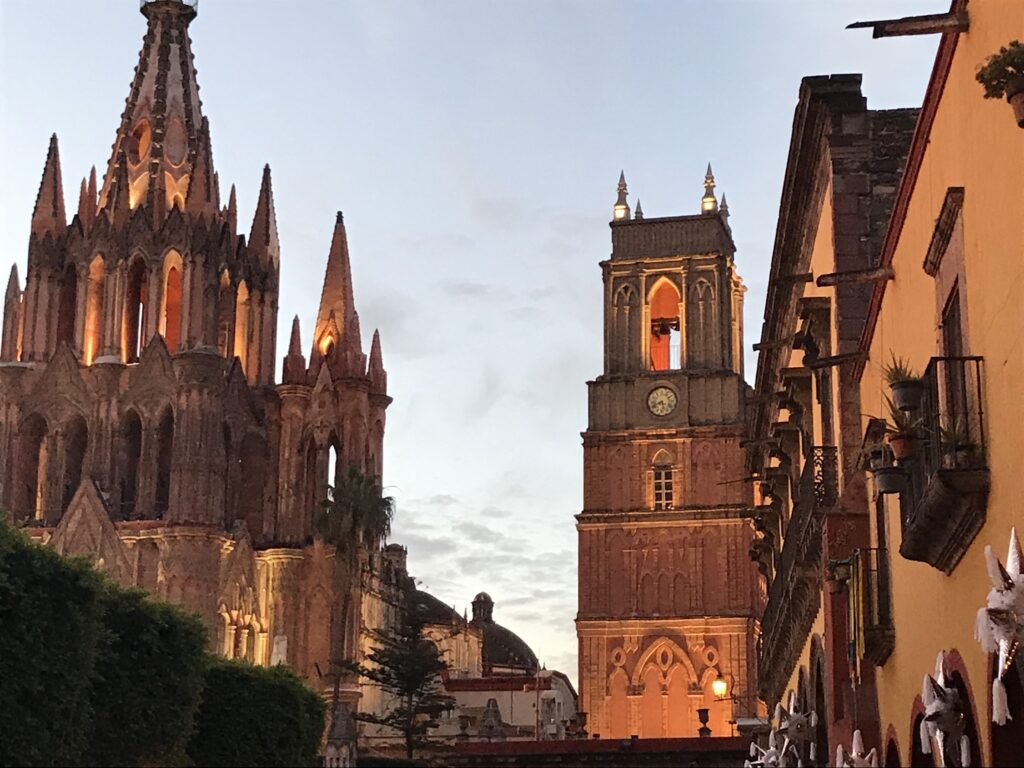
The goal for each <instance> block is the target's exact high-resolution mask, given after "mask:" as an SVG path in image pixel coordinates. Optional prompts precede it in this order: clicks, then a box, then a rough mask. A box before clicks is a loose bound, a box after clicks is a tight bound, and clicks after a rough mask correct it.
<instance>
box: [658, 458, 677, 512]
mask: <svg viewBox="0 0 1024 768" xmlns="http://www.w3.org/2000/svg"><path fill="white" fill-rule="evenodd" d="M673 472H674V470H673V469H672V467H671V466H670V465H668V464H659V465H657V466H655V467H654V508H655V509H657V510H665V509H672V508H673V501H674V497H673V488H672V481H673Z"/></svg>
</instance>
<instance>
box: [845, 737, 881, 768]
mask: <svg viewBox="0 0 1024 768" xmlns="http://www.w3.org/2000/svg"><path fill="white" fill-rule="evenodd" d="M836 768H878V753H877V752H876V751H875V748H874V747H872V748H871V751H870V752H868V753H865V752H864V737H863V736H861V734H860V729H857V730H856V731H854V732H853V747H852V748H851V750H850V751H849V752H847V751H846V750H844V749H843V745H842V744H840V745H839V746H838V747H836Z"/></svg>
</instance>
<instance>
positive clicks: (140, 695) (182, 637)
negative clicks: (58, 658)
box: [89, 584, 206, 765]
mask: <svg viewBox="0 0 1024 768" xmlns="http://www.w3.org/2000/svg"><path fill="white" fill-rule="evenodd" d="M102 604H103V606H104V619H103V622H104V625H105V628H106V632H105V637H104V642H103V644H102V647H101V651H100V654H99V658H98V659H97V664H96V670H95V671H96V680H95V683H94V684H93V689H92V703H93V724H92V739H91V748H90V751H89V762H90V763H91V764H93V765H143V764H146V765H149V764H160V765H169V764H182V763H184V762H185V746H186V745H187V744H188V737H189V734H190V733H191V732H192V720H193V717H194V716H195V712H196V710H197V709H198V707H199V696H200V693H201V691H202V687H203V674H204V652H205V649H206V630H205V628H204V627H203V625H202V622H201V621H200V620H199V617H198V616H195V615H191V614H186V613H184V612H183V611H181V610H180V609H178V608H176V607H175V606H172V605H168V604H167V603H158V602H154V601H151V600H147V599H146V596H145V593H144V592H141V591H139V590H125V589H121V588H119V587H116V586H114V585H112V584H108V585H107V586H106V588H105V589H104V591H103V595H102Z"/></svg>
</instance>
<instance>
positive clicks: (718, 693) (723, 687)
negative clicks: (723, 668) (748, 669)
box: [711, 672, 729, 700]
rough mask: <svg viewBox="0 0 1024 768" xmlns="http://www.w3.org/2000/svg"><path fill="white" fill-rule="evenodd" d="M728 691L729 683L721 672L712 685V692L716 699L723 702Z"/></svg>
mask: <svg viewBox="0 0 1024 768" xmlns="http://www.w3.org/2000/svg"><path fill="white" fill-rule="evenodd" d="M728 690H729V683H728V682H726V680H725V678H724V677H722V673H721V672H719V673H718V677H716V678H715V679H714V680H713V681H712V683H711V692H712V693H713V694H715V698H716V699H719V700H721V699H724V698H725V694H726V692H727V691H728Z"/></svg>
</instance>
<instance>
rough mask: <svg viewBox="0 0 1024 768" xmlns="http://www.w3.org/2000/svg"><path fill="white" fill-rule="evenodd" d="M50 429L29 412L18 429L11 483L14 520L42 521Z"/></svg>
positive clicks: (41, 419)
mask: <svg viewBox="0 0 1024 768" xmlns="http://www.w3.org/2000/svg"><path fill="white" fill-rule="evenodd" d="M49 437H50V427H49V424H48V423H47V421H46V418H45V417H44V416H42V415H41V414H39V413H31V414H29V415H28V416H26V417H25V418H24V419H22V421H21V424H20V425H19V427H18V438H17V440H18V443H17V444H18V451H17V459H16V461H15V470H14V477H13V478H12V479H13V482H14V485H15V490H14V493H13V494H12V496H13V501H14V510H13V512H14V519H15V520H16V521H22V520H33V519H41V518H42V517H43V513H44V511H45V509H46V503H47V499H46V477H47V464H48V451H47V448H48V443H49Z"/></svg>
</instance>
